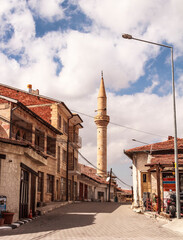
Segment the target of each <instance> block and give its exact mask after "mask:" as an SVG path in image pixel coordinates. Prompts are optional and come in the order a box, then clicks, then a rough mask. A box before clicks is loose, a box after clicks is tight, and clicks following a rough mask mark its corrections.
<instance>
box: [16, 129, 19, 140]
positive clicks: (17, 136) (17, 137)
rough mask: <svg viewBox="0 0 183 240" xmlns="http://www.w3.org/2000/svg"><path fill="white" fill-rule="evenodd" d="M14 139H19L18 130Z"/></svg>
mask: <svg viewBox="0 0 183 240" xmlns="http://www.w3.org/2000/svg"><path fill="white" fill-rule="evenodd" d="M15 139H16V140H20V131H19V130H18V131H17V133H16V136H15Z"/></svg>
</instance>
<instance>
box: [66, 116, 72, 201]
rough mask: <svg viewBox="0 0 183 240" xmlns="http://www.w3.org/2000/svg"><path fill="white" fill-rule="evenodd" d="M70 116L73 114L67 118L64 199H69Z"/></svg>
mask: <svg viewBox="0 0 183 240" xmlns="http://www.w3.org/2000/svg"><path fill="white" fill-rule="evenodd" d="M71 118H73V116H71V117H70V118H68V120H67V126H68V138H67V164H66V201H68V200H69V191H68V190H69V189H68V183H69V179H68V177H69V121H70V120H71Z"/></svg>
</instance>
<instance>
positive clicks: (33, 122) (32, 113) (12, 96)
mask: <svg viewBox="0 0 183 240" xmlns="http://www.w3.org/2000/svg"><path fill="white" fill-rule="evenodd" d="M0 95H1V104H0V130H1V131H0V137H1V138H3V139H9V141H10V142H11V141H15V142H16V141H17V142H18V143H19V144H20V142H21V143H24V144H25V143H26V144H27V145H29V146H31V147H33V150H32V154H35V153H33V152H34V151H35V152H36V154H38V153H40V154H42V155H43V156H42V155H41V156H42V158H44V157H45V159H46V160H45V162H46V164H38V166H36V167H35V166H34V167H32V168H31V167H30V166H28V167H30V168H31V169H32V170H33V171H34V172H35V174H34V175H35V176H36V178H35V180H30V181H34V182H36V188H35V195H36V198H35V199H36V200H35V206H41V205H42V204H43V203H47V202H51V201H58V200H59V201H65V200H76V199H78V196H77V188H78V186H77V176H78V174H80V168H79V165H78V149H79V148H81V145H82V142H81V138H80V136H79V130H80V129H81V128H82V125H81V123H82V119H81V118H80V116H79V115H78V114H73V113H72V112H71V111H70V110H69V109H68V108H67V106H66V105H65V104H64V103H63V102H60V101H57V100H55V99H51V98H48V97H45V96H41V95H39V91H37V92H36V94H35V93H34V91H33V90H31V89H29V92H26V91H22V90H20V89H16V88H13V87H10V86H5V85H2V84H1V85H0ZM8 144H9V145H8V146H10V143H8ZM18 146H19V145H18ZM19 148H21V149H24V148H23V147H22V146H21V147H20V146H19ZM21 151H23V150H21ZM0 154H2V156H4V155H5V154H4V152H3V148H2V149H1V152H0ZM12 154H13V153H12ZM0 156H1V155H0ZM38 156H39V154H38ZM30 158H31V157H29V159H30ZM39 158H40V156H39ZM20 159H21V158H20ZM20 159H19V161H20ZM22 161H23V160H21V162H20V164H21V163H23V162H22ZM33 162H34V163H35V162H36V161H33ZM37 162H40V161H37ZM17 164H19V163H17ZM29 165H30V164H29ZM1 166H2V165H1ZM1 170H2V169H1ZM3 171H4V170H3ZM18 174H19V173H18ZM20 175H21V173H20ZM29 179H30V178H29ZM1 183H2V182H1ZM34 186H35V184H34ZM1 194H3V195H5V196H6V193H4V192H3V191H2V192H1ZM8 199H9V197H8ZM8 202H9V201H8V200H7V207H9V204H8ZM18 202H19V201H18ZM10 208H11V207H10ZM30 208H32V207H31V205H29V206H28V210H27V213H26V214H28V211H29V209H30ZM35 209H36V207H35ZM31 210H33V209H31ZM26 214H25V215H26ZM17 216H18V213H17ZM19 216H20V217H22V216H21V214H20V215H19Z"/></svg>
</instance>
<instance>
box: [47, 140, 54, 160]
mask: <svg viewBox="0 0 183 240" xmlns="http://www.w3.org/2000/svg"><path fill="white" fill-rule="evenodd" d="M55 152H56V139H55V138H52V137H49V136H47V154H49V155H52V156H54V157H55V154H56V153H55Z"/></svg>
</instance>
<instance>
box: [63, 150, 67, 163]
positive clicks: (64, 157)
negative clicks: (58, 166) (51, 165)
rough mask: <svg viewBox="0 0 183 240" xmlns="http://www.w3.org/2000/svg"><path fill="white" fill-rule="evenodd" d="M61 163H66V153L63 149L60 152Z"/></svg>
mask: <svg viewBox="0 0 183 240" xmlns="http://www.w3.org/2000/svg"><path fill="white" fill-rule="evenodd" d="M62 154H63V155H62V161H63V163H66V162H67V152H66V151H65V150H64V149H63V152H62Z"/></svg>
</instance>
